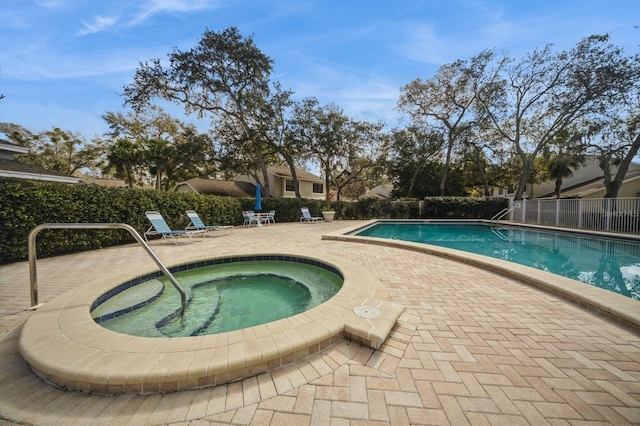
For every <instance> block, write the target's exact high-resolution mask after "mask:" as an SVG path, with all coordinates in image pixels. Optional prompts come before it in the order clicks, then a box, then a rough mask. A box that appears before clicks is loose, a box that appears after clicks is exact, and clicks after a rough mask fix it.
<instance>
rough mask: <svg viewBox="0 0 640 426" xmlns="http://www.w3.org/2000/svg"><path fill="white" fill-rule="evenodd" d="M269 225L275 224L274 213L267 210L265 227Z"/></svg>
mask: <svg viewBox="0 0 640 426" xmlns="http://www.w3.org/2000/svg"><path fill="white" fill-rule="evenodd" d="M270 223H276V211H275V210H269V215H268V216H267V225H268V224H270Z"/></svg>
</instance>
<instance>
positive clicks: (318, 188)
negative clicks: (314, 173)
mask: <svg viewBox="0 0 640 426" xmlns="http://www.w3.org/2000/svg"><path fill="white" fill-rule="evenodd" d="M323 189H324V184H322V183H314V184H313V193H314V194H322V193H323V192H324V191H323Z"/></svg>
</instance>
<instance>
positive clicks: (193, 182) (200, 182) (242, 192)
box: [175, 178, 256, 198]
mask: <svg viewBox="0 0 640 426" xmlns="http://www.w3.org/2000/svg"><path fill="white" fill-rule="evenodd" d="M180 187H186V188H189V189H190V190H191V191H193V192H196V193H198V194H210V195H221V196H229V197H238V198H251V197H253V196H255V194H256V186H255V185H254V184H252V183H249V182H235V181H231V180H212V179H206V178H193V179H189V180H187V181H184V182H180V183H179V184H177V185H176V186H175V190H176V191H179V190H180Z"/></svg>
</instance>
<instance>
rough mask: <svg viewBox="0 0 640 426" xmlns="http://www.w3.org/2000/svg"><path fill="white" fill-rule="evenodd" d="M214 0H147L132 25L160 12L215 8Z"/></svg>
mask: <svg viewBox="0 0 640 426" xmlns="http://www.w3.org/2000/svg"><path fill="white" fill-rule="evenodd" d="M215 6H216V5H215V2H214V1H213V0H146V1H145V2H144V4H143V5H142V11H141V12H140V13H139V14H138V15H137V16H135V17H134V18H133V19H132V20H131V21H130V22H129V24H130V25H136V24H139V23H141V22H144V21H146V20H147V19H148V18H149V17H151V16H153V15H156V14H160V13H185V12H193V11H196V10H206V9H212V8H214V7H215Z"/></svg>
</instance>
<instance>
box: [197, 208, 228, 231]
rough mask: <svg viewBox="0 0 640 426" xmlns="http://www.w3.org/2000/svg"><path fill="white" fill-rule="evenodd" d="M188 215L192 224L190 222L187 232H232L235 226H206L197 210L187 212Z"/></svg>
mask: <svg viewBox="0 0 640 426" xmlns="http://www.w3.org/2000/svg"><path fill="white" fill-rule="evenodd" d="M186 213H187V216H188V217H189V220H191V222H189V225H187V227H186V228H185V230H187V231H192V230H198V231H206V232H210V231H216V232H223V231H229V232H231V230H232V229H233V226H231V225H205V224H204V222H203V221H202V219H200V216H199V215H198V213H196V211H195V210H187V212H186Z"/></svg>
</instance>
